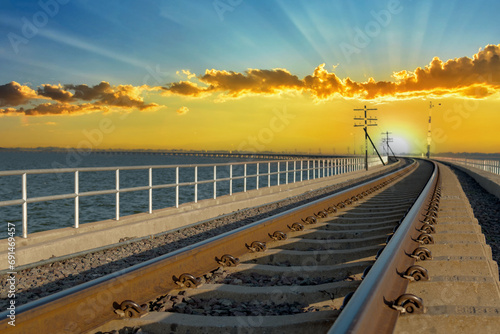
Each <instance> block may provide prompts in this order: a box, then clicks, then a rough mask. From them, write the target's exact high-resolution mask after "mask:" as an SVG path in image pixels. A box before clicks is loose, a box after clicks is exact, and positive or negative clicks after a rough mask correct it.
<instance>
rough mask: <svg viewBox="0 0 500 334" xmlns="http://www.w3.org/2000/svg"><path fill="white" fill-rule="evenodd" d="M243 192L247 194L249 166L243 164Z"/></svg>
mask: <svg viewBox="0 0 500 334" xmlns="http://www.w3.org/2000/svg"><path fill="white" fill-rule="evenodd" d="M243 192H244V193H246V192H247V164H243Z"/></svg>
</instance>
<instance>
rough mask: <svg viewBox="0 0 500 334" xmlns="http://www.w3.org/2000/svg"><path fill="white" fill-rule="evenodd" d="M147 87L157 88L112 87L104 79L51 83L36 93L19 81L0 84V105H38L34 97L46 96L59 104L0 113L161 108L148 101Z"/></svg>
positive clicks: (10, 109)
mask: <svg viewBox="0 0 500 334" xmlns="http://www.w3.org/2000/svg"><path fill="white" fill-rule="evenodd" d="M147 90H156V88H151V87H148V86H140V87H135V86H131V85H118V86H111V85H110V84H109V83H108V82H105V81H103V82H101V83H100V84H98V85H95V86H87V85H84V84H83V85H71V84H70V85H64V86H62V85H50V84H43V85H41V86H40V87H39V88H38V89H37V91H36V92H35V91H34V90H32V89H31V88H29V87H28V86H22V85H20V84H18V83H17V82H11V83H10V84H7V85H4V86H0V94H3V95H0V96H5V98H2V99H1V101H3V102H2V103H1V104H0V107H8V106H19V105H26V104H34V101H33V100H36V99H45V100H52V101H56V102H58V103H51V102H49V103H40V104H37V105H36V106H34V107H25V106H23V107H18V108H4V109H0V114H25V115H28V116H35V115H63V114H76V113H88V112H99V111H109V110H110V108H111V107H119V108H122V109H132V108H136V109H139V110H151V109H156V108H157V107H159V105H158V104H156V103H145V102H144V99H143V97H142V96H141V94H142V93H143V92H144V91H147Z"/></svg>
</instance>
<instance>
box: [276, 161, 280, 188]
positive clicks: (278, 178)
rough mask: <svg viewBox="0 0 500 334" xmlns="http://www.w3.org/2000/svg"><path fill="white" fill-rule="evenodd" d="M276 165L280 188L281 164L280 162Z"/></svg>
mask: <svg viewBox="0 0 500 334" xmlns="http://www.w3.org/2000/svg"><path fill="white" fill-rule="evenodd" d="M276 164H277V165H278V174H277V175H278V186H279V185H280V162H279V161H278V162H277V163H276Z"/></svg>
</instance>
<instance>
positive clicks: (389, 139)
mask: <svg viewBox="0 0 500 334" xmlns="http://www.w3.org/2000/svg"><path fill="white" fill-rule="evenodd" d="M381 134H382V135H385V136H386V137H385V138H382V143H384V144H385V149H386V152H387V156H389V150H390V151H391V152H392V156H393V157H394V159H396V155H395V154H394V152H393V151H392V148H391V147H390V146H389V143H392V142H393V139H392V138H389V135H390V134H391V132H389V131H386V132H382V133H381Z"/></svg>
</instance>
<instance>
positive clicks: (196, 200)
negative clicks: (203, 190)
mask: <svg viewBox="0 0 500 334" xmlns="http://www.w3.org/2000/svg"><path fill="white" fill-rule="evenodd" d="M194 202H195V203H198V166H194Z"/></svg>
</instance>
